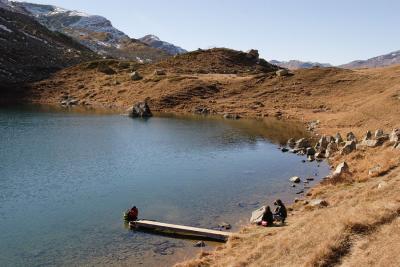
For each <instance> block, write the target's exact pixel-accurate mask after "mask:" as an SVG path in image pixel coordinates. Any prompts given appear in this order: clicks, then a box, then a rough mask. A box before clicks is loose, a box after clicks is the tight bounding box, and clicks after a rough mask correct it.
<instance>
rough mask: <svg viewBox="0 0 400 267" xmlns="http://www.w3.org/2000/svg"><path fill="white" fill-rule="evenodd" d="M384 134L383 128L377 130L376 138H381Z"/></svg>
mask: <svg viewBox="0 0 400 267" xmlns="http://www.w3.org/2000/svg"><path fill="white" fill-rule="evenodd" d="M382 135H383V130H382V129H378V130H376V131H375V138H379V137H381V136H382Z"/></svg>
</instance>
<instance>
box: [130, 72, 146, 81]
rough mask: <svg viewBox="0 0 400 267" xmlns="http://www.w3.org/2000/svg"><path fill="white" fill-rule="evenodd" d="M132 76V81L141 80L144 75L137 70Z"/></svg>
mask: <svg viewBox="0 0 400 267" xmlns="http://www.w3.org/2000/svg"><path fill="white" fill-rule="evenodd" d="M130 77H131V80H132V81H139V80H141V79H143V77H142V76H141V75H140V74H139V72H137V71H134V72H132V73H131V75H130Z"/></svg>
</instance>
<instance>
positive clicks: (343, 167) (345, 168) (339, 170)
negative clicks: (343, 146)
mask: <svg viewBox="0 0 400 267" xmlns="http://www.w3.org/2000/svg"><path fill="white" fill-rule="evenodd" d="M349 173H350V168H349V165H347V163H346V162H342V163H340V164H339V165H338V166H337V167H336V169H335V171H334V172H333V174H332V178H339V177H341V176H342V175H345V174H349Z"/></svg>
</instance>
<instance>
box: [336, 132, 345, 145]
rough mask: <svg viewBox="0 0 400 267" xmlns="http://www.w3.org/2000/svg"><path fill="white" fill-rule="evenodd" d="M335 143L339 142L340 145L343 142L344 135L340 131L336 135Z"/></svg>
mask: <svg viewBox="0 0 400 267" xmlns="http://www.w3.org/2000/svg"><path fill="white" fill-rule="evenodd" d="M335 143H336V144H338V145H340V144H341V143H343V138H342V136H341V135H340V133H337V134H336V135H335Z"/></svg>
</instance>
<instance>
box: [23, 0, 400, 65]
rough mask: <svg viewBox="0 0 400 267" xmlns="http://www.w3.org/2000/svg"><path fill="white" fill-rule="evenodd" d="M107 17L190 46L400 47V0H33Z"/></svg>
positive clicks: (298, 51) (269, 55)
mask: <svg viewBox="0 0 400 267" xmlns="http://www.w3.org/2000/svg"><path fill="white" fill-rule="evenodd" d="M28 2H34V3H43V4H52V5H57V6H60V7H64V8H67V9H73V10H79V11H84V12H87V13H89V14H96V15H102V16H105V17H107V18H108V19H109V20H111V22H112V23H113V25H114V26H115V27H116V28H118V29H120V30H122V31H123V32H125V33H126V34H128V35H129V36H131V37H134V38H139V37H142V36H143V35H146V34H150V33H151V34H155V35H157V36H159V37H160V38H161V39H162V40H165V41H169V42H171V43H174V44H176V45H179V46H181V47H183V48H185V49H188V50H194V49H197V48H199V47H200V48H209V47H214V46H217V47H229V48H234V49H239V50H248V49H251V48H255V49H258V50H259V52H260V54H261V56H262V57H264V58H266V59H278V60H289V59H299V60H305V61H319V62H329V63H332V64H342V63H347V62H349V61H352V60H355V59H367V58H370V57H373V56H377V55H381V54H386V53H389V52H392V51H396V50H400V28H399V26H400V1H399V0H284V1H279V0H246V1H245V0H197V1H195V0H140V1H136V0H31V1H28Z"/></svg>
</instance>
